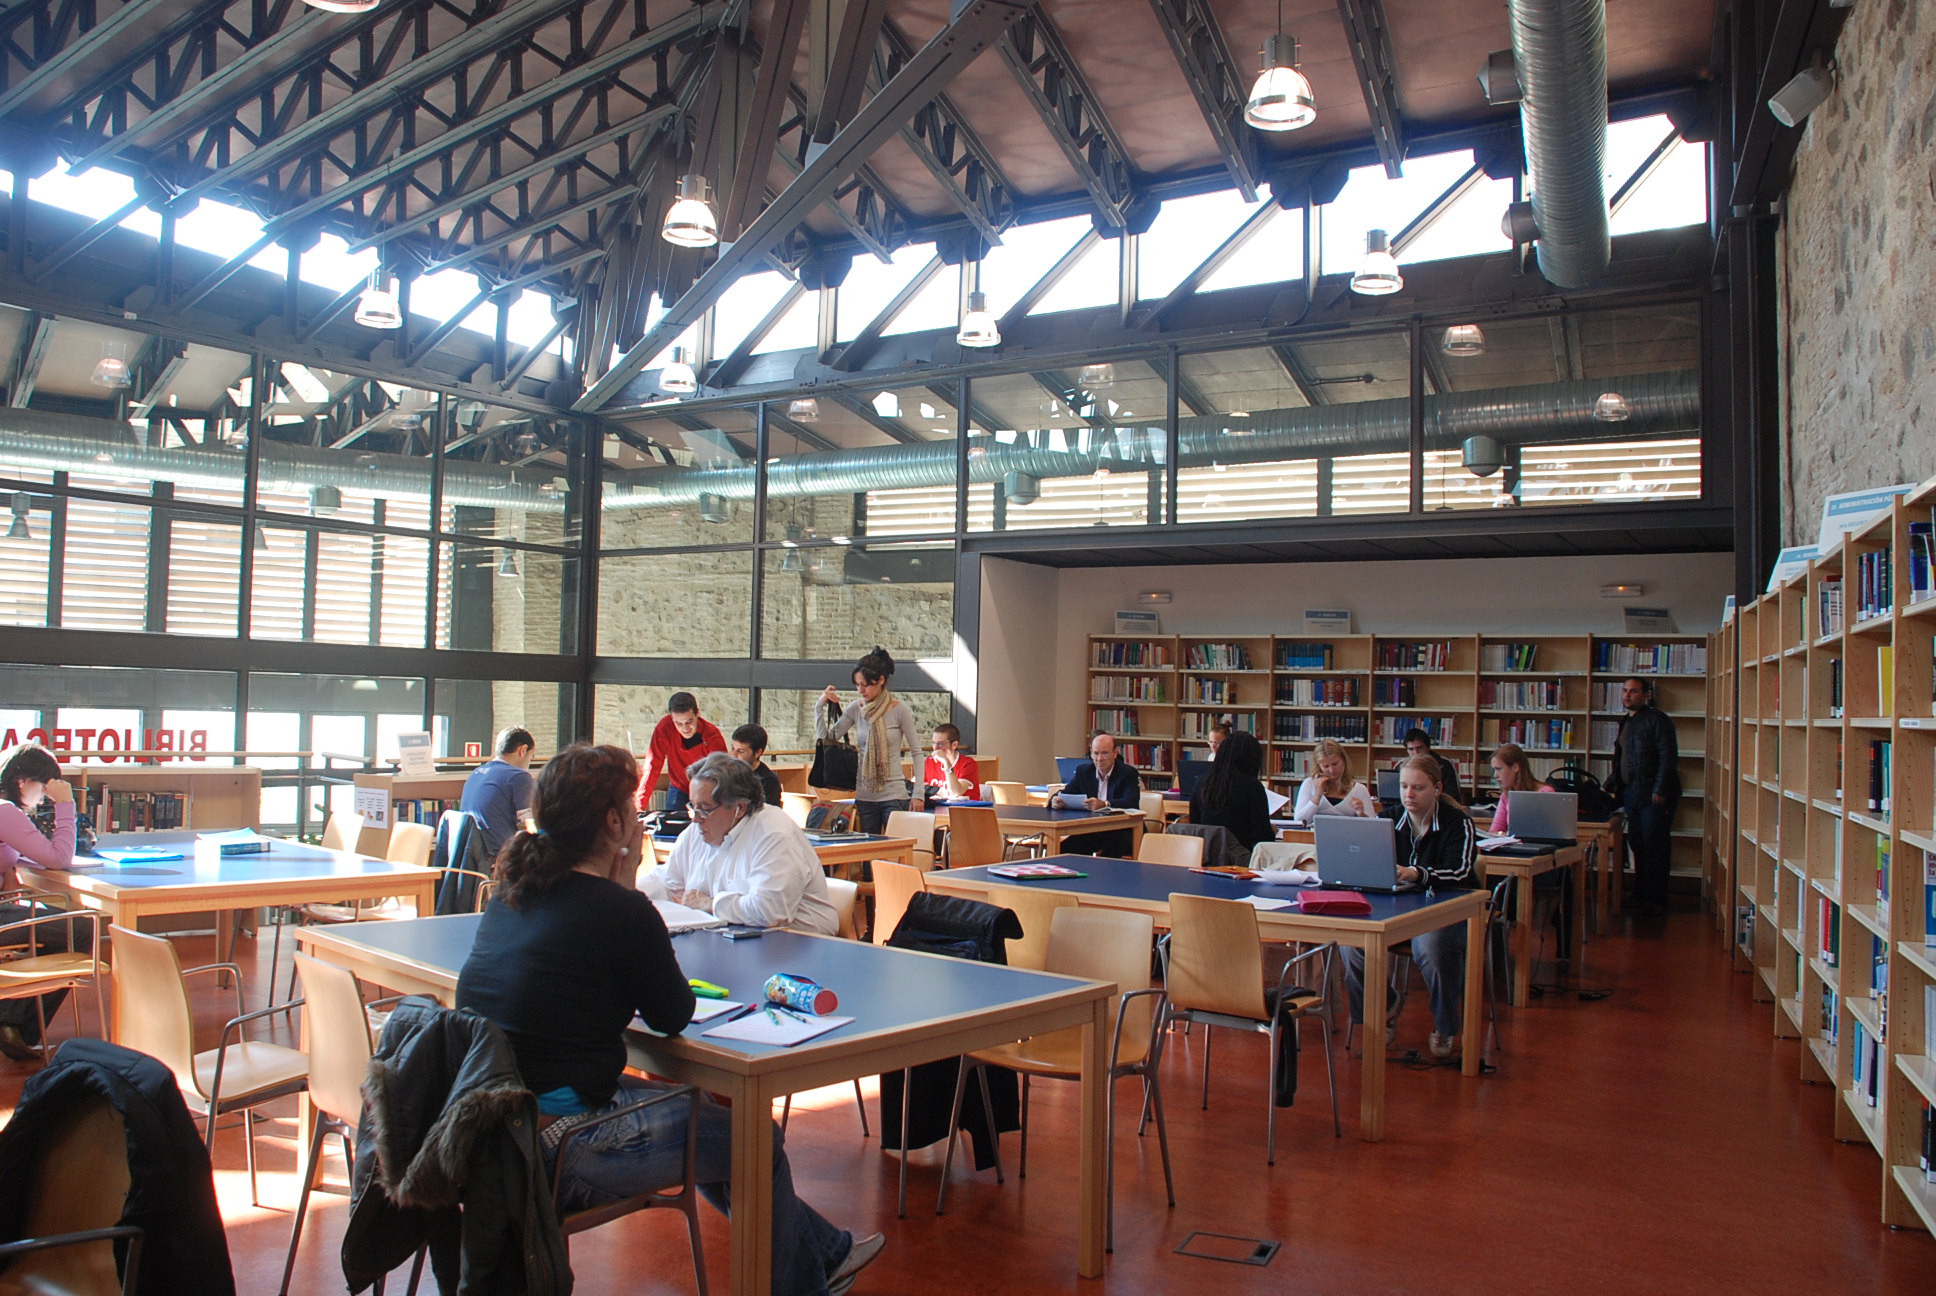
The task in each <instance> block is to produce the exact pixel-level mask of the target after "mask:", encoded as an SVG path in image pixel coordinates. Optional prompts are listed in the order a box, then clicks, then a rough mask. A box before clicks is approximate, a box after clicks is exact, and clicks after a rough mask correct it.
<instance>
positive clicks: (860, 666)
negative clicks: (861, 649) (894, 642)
mask: <svg viewBox="0 0 1936 1296" xmlns="http://www.w3.org/2000/svg"><path fill="white" fill-rule="evenodd" d="M854 674H856V675H858V676H860V677H861V678H862V679H864V680H866V681H867V682H868V683H869V684H879V683H882V682H883V681H885V680H888V679H891V678H893V675H894V658H893V657H892V656H890V655H889V654H888V651H887V649H885V648H883V647H881V646H880V645H879V644H875V645H874V651H873V652H871V653H868V654H867V655H866V656H865V657H863V658H861V659H860V660H859V661H857V662H855V663H854Z"/></svg>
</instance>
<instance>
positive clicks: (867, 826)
mask: <svg viewBox="0 0 1936 1296" xmlns="http://www.w3.org/2000/svg"><path fill="white" fill-rule="evenodd" d="M911 799H912V798H910V797H902V798H901V799H900V800H899V801H855V802H854V819H855V821H856V822H855V824H854V827H856V828H858V829H860V831H862V832H864V833H873V834H875V835H876V836H880V835H883V834H885V833H886V832H887V817H888V816H889V815H891V814H893V813H894V812H895V811H896V810H905V809H907V808H908V802H909V801H910V800H911Z"/></svg>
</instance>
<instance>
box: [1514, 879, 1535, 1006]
mask: <svg viewBox="0 0 1936 1296" xmlns="http://www.w3.org/2000/svg"><path fill="white" fill-rule="evenodd" d="M1513 889H1514V890H1515V891H1517V892H1518V893H1519V899H1518V901H1517V903H1515V904H1514V906H1513V908H1514V910H1515V911H1516V912H1515V913H1514V914H1513V926H1512V953H1513V984H1512V1003H1513V1007H1515V1008H1523V1007H1525V1005H1526V1001H1527V1000H1528V999H1530V998H1532V994H1533V963H1532V949H1533V879H1532V878H1531V877H1530V876H1528V875H1526V874H1523V873H1522V874H1515V875H1514V880H1513Z"/></svg>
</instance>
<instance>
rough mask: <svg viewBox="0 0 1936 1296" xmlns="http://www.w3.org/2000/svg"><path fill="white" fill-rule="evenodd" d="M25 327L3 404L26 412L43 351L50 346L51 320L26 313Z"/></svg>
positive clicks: (42, 357)
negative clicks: (5, 401) (26, 325)
mask: <svg viewBox="0 0 1936 1296" xmlns="http://www.w3.org/2000/svg"><path fill="white" fill-rule="evenodd" d="M27 323H28V327H27V328H25V329H22V330H21V338H22V341H23V343H24V345H23V346H22V347H21V349H20V352H19V354H18V355H16V356H15V357H14V362H13V377H12V380H11V381H9V382H8V384H7V404H8V405H10V406H12V407H13V408H14V409H26V408H27V404H28V402H29V401H31V400H33V398H34V384H35V383H37V382H39V381H40V367H41V366H42V365H43V364H45V363H47V352H48V350H49V349H50V348H51V347H52V346H53V344H54V329H55V328H56V324H55V322H54V320H53V319H52V318H51V317H49V316H45V315H42V314H40V313H39V312H37V311H32V312H29V313H28V316H27Z"/></svg>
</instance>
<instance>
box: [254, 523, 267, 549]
mask: <svg viewBox="0 0 1936 1296" xmlns="http://www.w3.org/2000/svg"><path fill="white" fill-rule="evenodd" d="M255 547H256V550H257V552H260V551H262V550H264V549H267V548H268V547H269V533H268V532H267V531H264V530H263V529H262V524H261V523H260V522H258V523H256V524H255Z"/></svg>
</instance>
